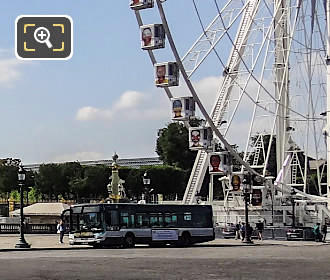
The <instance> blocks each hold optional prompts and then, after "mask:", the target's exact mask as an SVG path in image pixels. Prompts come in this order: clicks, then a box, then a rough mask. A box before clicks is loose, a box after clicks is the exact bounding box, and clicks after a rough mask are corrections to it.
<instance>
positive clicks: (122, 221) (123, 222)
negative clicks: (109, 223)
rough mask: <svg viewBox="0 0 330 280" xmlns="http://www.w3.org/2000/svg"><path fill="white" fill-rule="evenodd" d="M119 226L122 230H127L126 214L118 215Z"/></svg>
mask: <svg viewBox="0 0 330 280" xmlns="http://www.w3.org/2000/svg"><path fill="white" fill-rule="evenodd" d="M120 226H121V227H122V228H128V227H129V225H128V213H126V212H122V213H120Z"/></svg>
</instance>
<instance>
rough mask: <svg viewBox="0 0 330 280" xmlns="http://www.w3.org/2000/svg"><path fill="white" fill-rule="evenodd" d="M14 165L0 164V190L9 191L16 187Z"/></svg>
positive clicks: (15, 168) (2, 191)
mask: <svg viewBox="0 0 330 280" xmlns="http://www.w3.org/2000/svg"><path fill="white" fill-rule="evenodd" d="M17 171H18V168H17V167H16V166H6V165H1V166H0V192H1V193H10V192H11V191H13V190H16V189H18V181H17Z"/></svg>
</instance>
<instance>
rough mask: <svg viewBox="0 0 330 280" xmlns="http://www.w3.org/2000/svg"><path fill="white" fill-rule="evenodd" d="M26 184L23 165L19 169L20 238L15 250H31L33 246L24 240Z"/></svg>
mask: <svg viewBox="0 0 330 280" xmlns="http://www.w3.org/2000/svg"><path fill="white" fill-rule="evenodd" d="M24 182H25V170H24V168H23V166H22V165H20V166H19V168H18V185H19V193H20V206H21V207H20V227H19V232H20V238H19V241H18V243H16V245H15V248H30V247H31V245H30V244H28V243H27V242H26V241H25V238H24V214H23V208H24V202H23V186H24Z"/></svg>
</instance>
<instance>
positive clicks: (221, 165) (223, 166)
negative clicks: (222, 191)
mask: <svg viewBox="0 0 330 280" xmlns="http://www.w3.org/2000/svg"><path fill="white" fill-rule="evenodd" d="M228 170H229V167H228V152H227V151H224V152H212V153H209V173H210V174H225V173H227V172H228Z"/></svg>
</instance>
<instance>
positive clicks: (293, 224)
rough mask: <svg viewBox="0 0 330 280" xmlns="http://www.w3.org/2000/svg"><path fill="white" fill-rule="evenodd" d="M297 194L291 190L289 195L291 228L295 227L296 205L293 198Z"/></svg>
mask: <svg viewBox="0 0 330 280" xmlns="http://www.w3.org/2000/svg"><path fill="white" fill-rule="evenodd" d="M296 194H297V192H296V191H295V190H294V189H291V192H290V195H291V205H292V227H293V228H295V227H296V215H295V206H296V203H295V201H294V199H295V198H294V196H295V195H296Z"/></svg>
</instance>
